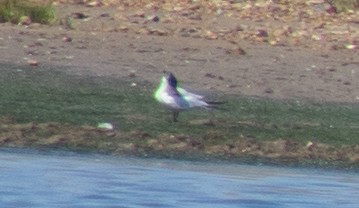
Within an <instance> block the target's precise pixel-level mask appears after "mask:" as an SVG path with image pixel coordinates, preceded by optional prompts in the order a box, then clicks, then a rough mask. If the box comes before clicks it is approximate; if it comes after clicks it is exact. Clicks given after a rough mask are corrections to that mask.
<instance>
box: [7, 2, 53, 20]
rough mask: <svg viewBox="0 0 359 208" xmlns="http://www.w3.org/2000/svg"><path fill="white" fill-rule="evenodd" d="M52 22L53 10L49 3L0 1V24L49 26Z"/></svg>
mask: <svg viewBox="0 0 359 208" xmlns="http://www.w3.org/2000/svg"><path fill="white" fill-rule="evenodd" d="M54 20H55V10H54V8H53V7H52V5H51V1H43V2H34V1H27V0H0V22H12V23H14V24H29V23H31V22H37V23H41V24H50V23H52V22H53V21H54ZM25 22H27V23H25Z"/></svg>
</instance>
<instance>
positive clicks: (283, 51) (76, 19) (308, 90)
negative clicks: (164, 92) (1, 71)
mask: <svg viewBox="0 0 359 208" xmlns="http://www.w3.org/2000/svg"><path fill="white" fill-rule="evenodd" d="M60 2H61V1H60ZM85 2H89V1H85ZM104 2H113V1H104ZM124 2H126V1H124ZM134 2H137V1H134ZM143 2H144V3H142V4H133V5H131V4H125V3H116V4H111V5H110V6H91V7H89V6H88V5H86V4H85V3H81V4H61V3H57V4H56V6H55V8H56V13H57V17H58V19H59V21H58V22H57V23H55V24H54V25H52V26H44V25H38V24H30V25H22V26H17V25H10V24H1V25H0V27H1V35H0V61H1V62H12V63H17V64H33V65H37V64H50V65H61V66H69V67H70V68H71V71H72V72H74V73H77V74H92V75H99V76H119V77H126V76H129V75H135V76H137V77H140V78H143V79H145V80H148V81H150V82H151V83H156V82H158V80H159V79H160V76H161V73H162V71H163V70H169V71H172V72H174V73H175V74H176V75H177V76H178V78H179V80H180V81H181V84H182V85H183V86H186V87H187V88H190V89H196V90H197V91H208V90H216V91H222V92H224V93H229V94H238V95H248V96H259V97H269V98H276V99H312V100H316V101H334V102H358V101H359V82H358V80H359V72H358V68H359V67H358V65H359V55H358V45H357V44H358V42H357V41H358V40H359V26H358V22H355V21H354V20H355V17H357V16H356V15H355V14H347V15H346V16H344V17H343V16H341V15H340V14H337V15H336V16H335V15H332V14H326V13H324V14H322V13H321V12H322V11H321V10H319V11H318V9H317V10H314V11H316V12H317V13H310V12H311V11H309V10H310V9H312V10H313V8H314V9H315V8H317V7H318V5H307V7H305V8H303V9H306V10H308V14H312V16H309V17H306V16H305V15H304V16H303V17H301V18H302V19H298V18H299V17H298V15H299V14H295V12H296V10H294V11H293V12H291V13H288V14H283V17H280V18H279V17H277V18H275V17H273V18H269V17H268V19H267V20H266V21H265V20H263V17H262V16H261V15H260V14H261V12H267V13H269V14H270V13H273V15H274V14H277V13H275V12H273V11H272V10H273V8H277V9H281V8H282V5H280V4H275V3H273V5H266V4H264V5H259V6H257V7H255V6H253V8H252V9H251V7H249V8H247V7H248V6H247V7H245V8H247V9H242V10H239V11H237V10H235V9H234V8H227V7H228V6H227V7H225V6H223V5H217V7H215V8H212V10H214V11H212V10H210V8H211V7H209V6H208V5H206V4H205V3H203V2H202V1H200V2H201V3H200V4H188V3H187V4H183V5H182V4H180V3H178V2H177V1H175V2H177V4H174V5H173V6H172V7H171V8H167V7H166V5H162V4H158V5H157V4H155V5H153V4H154V3H152V4H151V3H147V4H146V1H143ZM179 2H180V1H179ZM206 6H207V7H206ZM244 6H245V5H244ZM244 6H243V7H244ZM294 6H295V5H294ZM294 6H293V7H294ZM314 6H316V7H314ZM208 7H209V8H208ZM299 9H301V7H300V6H298V8H297V10H299ZM215 11H217V12H215ZM219 11H222V13H220V14H218V12H219ZM280 11H281V10H280ZM246 12H247V13H248V12H252V13H253V14H252V16H250V18H249V17H247V16H243V15H245V14H246ZM278 12H279V11H278ZM312 12H313V11H312ZM293 13H294V14H293ZM229 14H232V15H229ZM269 14H267V15H265V16H266V17H267V16H268V15H269ZM285 15H286V16H285ZM353 15H354V17H353ZM245 17H246V18H245ZM295 20H296V21H297V22H295ZM318 21H319V22H318ZM304 23H305V24H306V26H305V28H303V27H304V26H297V25H298V24H304ZM319 23H321V24H322V25H321V27H320V28H317V27H316V26H318V25H317V24H319ZM344 26H345V27H344ZM273 28H279V29H280V28H282V29H283V28H287V29H288V28H291V29H290V30H291V32H290V34H282V33H281V34H276V30H274V29H273ZM279 29H278V30H279ZM282 32H284V31H282ZM340 32H341V33H342V34H340V35H338V33H340ZM277 33H279V32H277ZM302 33H303V35H302V36H300V35H299V34H302ZM315 35H317V36H318V37H317V38H315V37H316V36H315ZM319 36H320V37H322V38H319ZM324 37H325V38H324ZM348 44H351V45H350V47H349V46H348ZM345 46H347V47H349V48H350V49H347V48H345Z"/></svg>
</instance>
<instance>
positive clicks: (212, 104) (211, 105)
mask: <svg viewBox="0 0 359 208" xmlns="http://www.w3.org/2000/svg"><path fill="white" fill-rule="evenodd" d="M206 103H207V104H208V105H209V106H208V108H213V109H217V110H227V109H226V108H223V107H221V106H220V105H223V104H226V102H224V101H206Z"/></svg>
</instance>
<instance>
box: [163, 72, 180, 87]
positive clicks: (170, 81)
mask: <svg viewBox="0 0 359 208" xmlns="http://www.w3.org/2000/svg"><path fill="white" fill-rule="evenodd" d="M165 79H166V80H167V83H168V85H169V86H171V87H174V88H176V87H177V79H176V77H175V76H174V75H173V74H172V73H171V72H165Z"/></svg>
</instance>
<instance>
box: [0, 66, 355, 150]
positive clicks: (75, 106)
mask: <svg viewBox="0 0 359 208" xmlns="http://www.w3.org/2000/svg"><path fill="white" fill-rule="evenodd" d="M49 68H51V67H45V68H41V66H38V67H35V68H31V67H19V66H14V65H4V64H2V65H1V66H0V69H1V71H0V75H1V76H0V82H1V86H0V106H1V108H0V117H5V116H6V117H10V118H12V119H14V121H16V122H19V123H26V122H35V123H42V122H61V123H70V124H72V125H74V126H77V125H92V126H96V125H97V124H98V123H99V122H111V123H112V124H114V125H115V127H116V128H117V129H118V130H120V131H124V132H130V131H144V132H147V133H149V134H150V135H151V137H156V136H161V135H162V134H176V135H185V136H192V137H196V138H201V139H203V140H207V141H208V142H210V143H219V144H223V143H226V142H231V141H233V140H237V139H240V138H242V137H246V138H248V137H249V138H254V139H257V140H274V139H278V138H282V139H290V140H295V141H298V142H308V141H313V142H325V143H330V144H335V145H336V144H338V145H339V144H350V145H351V144H359V136H358V129H359V106H358V105H357V104H345V103H341V104H339V103H311V102H296V101H277V100H268V99H258V98H248V97H239V98H238V97H234V96H225V95H221V96H220V97H217V98H219V99H226V100H227V101H228V103H227V104H225V108H227V110H223V111H221V110H218V111H211V112H209V111H206V110H192V111H188V112H183V113H181V114H180V117H179V122H178V123H172V122H170V115H169V114H168V112H166V111H164V110H163V109H162V108H161V107H160V106H159V105H158V104H157V103H156V102H155V100H154V99H153V98H152V93H153V90H154V88H155V86H154V85H152V84H149V83H147V82H144V81H141V80H126V81H124V80H120V79H115V78H109V77H107V78H106V77H90V76H76V75H71V76H70V75H67V74H65V73H64V72H61V71H63V70H66V69H60V68H57V69H49ZM132 81H135V82H137V86H136V87H131V82H132ZM206 118H211V119H213V121H214V124H215V125H214V126H206V125H203V124H202V125H201V124H191V121H195V120H200V119H206Z"/></svg>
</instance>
